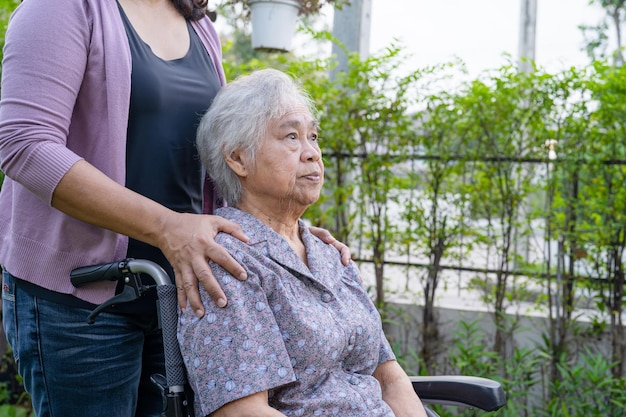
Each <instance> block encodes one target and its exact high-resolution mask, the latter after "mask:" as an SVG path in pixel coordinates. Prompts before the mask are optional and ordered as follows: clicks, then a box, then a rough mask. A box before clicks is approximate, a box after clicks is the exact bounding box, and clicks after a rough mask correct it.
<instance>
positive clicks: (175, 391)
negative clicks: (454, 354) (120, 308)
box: [70, 258, 506, 417]
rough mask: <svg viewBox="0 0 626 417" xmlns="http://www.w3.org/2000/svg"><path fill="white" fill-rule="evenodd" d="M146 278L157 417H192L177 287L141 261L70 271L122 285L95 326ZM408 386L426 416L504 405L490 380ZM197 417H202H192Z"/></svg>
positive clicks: (137, 292) (76, 278) (454, 378)
mask: <svg viewBox="0 0 626 417" xmlns="http://www.w3.org/2000/svg"><path fill="white" fill-rule="evenodd" d="M141 274H146V275H148V276H150V277H151V278H152V279H153V280H154V282H155V284H156V291H157V298H158V301H157V302H158V309H157V311H158V314H159V319H160V324H161V329H162V333H163V346H164V353H165V375H160V374H158V375H152V377H151V379H152V382H153V383H154V384H156V385H157V386H158V387H159V389H160V391H161V393H162V396H163V412H162V414H161V417H196V416H195V415H194V409H193V391H192V390H191V388H190V387H189V384H188V383H187V379H186V371H185V366H184V363H183V358H182V355H181V353H180V350H179V347H178V340H177V338H176V331H177V323H178V311H177V303H178V302H177V297H176V286H175V285H173V284H172V282H171V280H170V278H169V276H168V275H167V273H166V272H165V271H164V270H163V268H161V267H160V266H159V265H158V264H156V263H154V262H152V261H148V260H141V259H131V258H129V259H124V260H122V261H118V262H111V263H107V264H100V265H93V266H85V267H81V268H77V269H75V270H73V271H72V273H71V276H70V278H71V282H72V284H73V285H74V286H75V287H82V286H84V285H88V284H90V283H93V282H98V281H115V282H122V283H123V284H124V285H123V289H122V291H121V292H120V293H119V294H117V295H116V296H114V297H112V298H111V299H109V300H107V301H105V302H104V303H102V304H100V305H99V306H97V307H96V308H95V309H94V310H93V311H92V312H91V314H90V315H89V316H88V318H87V321H88V322H89V323H94V322H95V320H96V317H97V316H98V314H100V312H102V311H103V310H105V309H106V308H107V307H110V306H112V305H114V304H120V303H125V302H129V301H133V300H136V299H138V298H139V297H141V296H142V295H143V294H144V293H145V292H146V291H147V290H148V289H150V288H152V287H154V286H153V285H145V284H143V283H142V281H141V278H140V275H141ZM410 378H411V382H412V384H413V388H414V389H415V392H416V393H417V394H418V396H419V397H420V399H421V400H422V403H423V404H424V406H425V408H426V413H427V414H428V416H429V417H438V416H437V414H436V413H435V412H434V411H432V410H431V409H430V408H429V407H428V405H429V404H441V405H453V406H463V407H472V408H477V409H480V410H483V411H495V410H498V409H500V408H501V407H503V406H504V405H505V404H506V397H505V394H504V390H503V389H502V386H501V385H500V384H499V383H498V382H497V381H494V380H491V379H487V378H481V377H475V376H464V375H446V376H412V377H410ZM197 417H201V416H197Z"/></svg>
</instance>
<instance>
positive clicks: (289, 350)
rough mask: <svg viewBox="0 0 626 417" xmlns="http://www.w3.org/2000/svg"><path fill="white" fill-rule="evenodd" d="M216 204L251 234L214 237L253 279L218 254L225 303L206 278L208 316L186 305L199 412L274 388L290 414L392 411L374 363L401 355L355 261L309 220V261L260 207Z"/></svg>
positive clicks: (184, 326) (182, 329)
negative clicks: (234, 272)
mask: <svg viewBox="0 0 626 417" xmlns="http://www.w3.org/2000/svg"><path fill="white" fill-rule="evenodd" d="M217 214H219V215H221V216H223V217H225V218H227V219H229V220H231V221H234V222H237V223H239V224H240V225H241V226H242V228H243V230H244V232H245V233H246V234H247V235H248V236H249V237H250V241H249V242H248V243H247V244H246V243H243V242H241V241H240V240H238V239H237V238H235V237H232V236H231V235H229V234H224V233H221V234H219V235H218V236H217V237H216V241H217V242H218V243H219V244H221V245H223V247H225V248H226V250H227V251H228V252H229V253H230V254H231V255H232V256H233V257H234V258H235V259H236V260H237V261H238V262H239V263H240V264H241V265H243V266H244V267H245V268H246V270H247V273H248V279H247V280H246V281H239V280H237V279H235V278H234V277H232V276H231V275H230V274H229V273H228V272H226V271H225V270H224V269H223V268H221V267H220V266H218V265H217V264H215V263H211V267H212V269H213V274H214V275H215V277H216V278H217V280H218V281H219V283H220V284H221V285H222V288H223V290H224V292H225V293H226V296H227V297H228V300H229V302H228V305H227V307H225V308H219V307H217V306H216V305H215V304H214V303H213V302H212V300H211V298H210V296H209V295H208V294H207V293H206V291H204V289H203V288H202V286H200V292H201V296H202V300H203V304H204V308H205V310H206V314H205V315H204V317H203V318H201V319H199V318H197V317H196V316H195V315H194V314H193V312H192V309H186V311H184V312H181V316H180V321H179V326H178V339H179V342H180V346H181V352H182V355H183V359H184V361H185V365H186V367H187V370H188V374H189V375H188V376H189V382H190V384H191V386H192V388H193V389H194V391H195V407H196V415H197V416H206V415H208V414H210V413H212V412H213V411H215V410H216V409H218V408H220V407H221V406H223V405H224V404H226V403H229V402H231V401H234V400H237V399H239V398H243V397H246V396H248V395H251V394H254V393H257V392H261V391H268V393H269V404H270V405H271V406H272V407H274V408H275V409H277V410H279V411H280V412H282V413H283V414H285V415H287V416H318V415H325V416H342V417H345V416H354V417H357V416H363V417H365V416H367V417H374V416H377V417H378V416H390V417H391V416H393V412H392V411H391V409H390V408H389V406H388V405H387V404H386V403H385V402H384V401H383V400H382V394H381V389H380V385H379V383H378V381H377V380H376V379H375V378H374V377H373V376H372V373H373V372H374V370H375V369H376V367H377V366H378V365H379V364H381V363H383V362H386V361H389V360H394V359H395V357H394V355H393V353H392V351H391V347H390V346H389V343H388V342H387V340H386V338H385V336H384V334H383V332H382V325H381V320H380V316H379V314H378V311H377V310H376V308H375V307H374V304H373V303H372V301H371V300H370V298H369V296H368V295H367V293H366V291H365V290H364V288H363V286H362V284H361V280H360V278H359V272H358V270H357V268H356V266H355V265H354V263H351V264H350V265H349V266H344V265H342V263H341V259H340V255H339V252H338V251H337V250H336V249H335V248H334V247H332V246H330V245H327V244H325V243H323V242H322V241H321V240H319V239H318V238H316V237H315V236H313V235H312V234H311V233H310V232H309V230H308V228H307V227H306V226H305V225H304V223H303V222H302V221H300V234H301V236H302V240H303V241H304V245H305V247H306V254H307V260H308V264H309V266H308V267H307V266H306V265H305V264H304V263H303V262H302V260H301V259H300V258H299V257H298V255H297V254H296V253H295V251H293V250H292V249H291V247H290V246H289V244H288V243H287V242H286V241H285V240H284V239H283V238H282V237H281V236H280V235H279V234H277V233H276V232H274V231H273V230H272V229H271V228H270V227H269V226H267V225H265V224H264V223H262V222H261V221H260V220H258V219H257V218H255V217H254V216H252V215H250V214H247V213H245V212H242V211H240V210H237V209H235V208H225V209H220V210H218V212H217Z"/></svg>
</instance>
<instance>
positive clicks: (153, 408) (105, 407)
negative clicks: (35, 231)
mask: <svg viewBox="0 0 626 417" xmlns="http://www.w3.org/2000/svg"><path fill="white" fill-rule="evenodd" d="M2 310H3V320H2V321H3V326H4V330H5V332H6V335H7V339H8V342H9V344H10V345H11V347H12V348H13V354H14V356H15V361H16V363H17V366H18V369H19V373H20V375H21V376H22V378H23V379H24V386H25V388H26V391H28V393H29V394H30V395H31V398H32V403H33V407H34V409H35V412H36V414H37V416H38V417H85V416H89V417H100V416H101V417H133V416H134V417H139V416H141V417H148V416H150V417H157V416H160V415H161V411H162V408H163V405H162V399H161V395H160V393H159V391H158V388H156V386H154V385H153V384H152V382H151V381H150V379H149V378H150V375H152V374H154V373H162V374H164V373H165V371H164V368H165V365H164V358H163V341H162V339H161V332H160V330H158V326H157V323H158V321H157V318H156V317H153V316H151V315H135V316H133V315H122V314H111V313H101V314H100V315H99V316H98V318H97V319H96V322H95V324H91V325H90V324H87V321H86V319H87V315H88V314H89V313H90V311H89V310H86V309H81V308H74V307H68V306H64V305H61V304H57V303H53V302H51V301H48V300H44V299H41V298H38V297H34V296H32V295H31V294H29V293H28V292H26V291H20V289H19V288H16V287H15V278H14V277H13V276H12V275H11V274H9V273H8V272H7V271H4V270H3V271H2Z"/></svg>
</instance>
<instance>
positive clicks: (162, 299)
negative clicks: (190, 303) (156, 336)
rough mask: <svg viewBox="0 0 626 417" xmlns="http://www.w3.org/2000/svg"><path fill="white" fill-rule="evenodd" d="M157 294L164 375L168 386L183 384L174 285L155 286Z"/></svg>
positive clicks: (182, 364) (182, 366) (185, 380)
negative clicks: (163, 356) (161, 332)
mask: <svg viewBox="0 0 626 417" xmlns="http://www.w3.org/2000/svg"><path fill="white" fill-rule="evenodd" d="M157 293H158V296H159V314H160V316H161V328H162V330H163V348H164V351H165V376H166V378H167V385H168V387H171V386H174V385H184V384H185V383H186V382H187V378H186V373H185V364H184V363H183V357H182V355H181V354H180V347H179V345H178V339H177V338H176V329H177V327H178V309H177V306H178V301H177V299H176V286H174V285H160V286H158V287H157Z"/></svg>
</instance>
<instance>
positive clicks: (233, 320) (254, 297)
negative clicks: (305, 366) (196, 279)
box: [179, 253, 295, 415]
mask: <svg viewBox="0 0 626 417" xmlns="http://www.w3.org/2000/svg"><path fill="white" fill-rule="evenodd" d="M231 254H232V253H231ZM235 259H237V260H240V261H241V262H242V264H243V265H246V268H247V269H248V279H247V280H246V281H239V280H237V279H235V278H233V277H232V276H231V275H230V274H229V273H228V272H226V271H225V270H224V269H223V268H222V267H220V266H218V265H216V264H213V263H212V268H213V274H214V275H215V277H216V279H217V280H218V282H219V283H220V285H221V286H222V288H223V290H224V292H225V294H226V296H227V298H228V300H229V301H228V305H227V306H226V307H225V308H218V307H216V306H215V303H213V302H212V300H211V299H210V297H209V295H208V294H207V293H206V292H205V291H204V289H203V288H201V296H202V299H203V303H204V308H205V312H206V313H205V315H204V317H203V318H201V319H198V318H196V317H195V316H194V315H193V312H191V309H187V311H185V312H183V314H182V316H181V320H180V323H179V342H180V345H181V352H182V354H183V359H184V362H185V365H186V367H187V370H188V374H189V375H188V376H189V381H190V383H191V385H192V387H193V389H194V391H195V394H196V409H197V410H198V411H199V412H200V413H201V415H208V414H210V413H212V412H213V411H215V410H217V409H218V408H220V407H221V406H223V405H224V404H226V403H229V402H231V401H234V400H237V399H240V398H243V397H246V396H248V395H251V394H254V393H257V392H262V391H267V390H270V389H272V388H276V387H279V386H282V385H285V384H287V383H290V382H293V381H295V375H294V372H293V368H292V367H291V360H290V358H289V355H288V353H287V350H286V348H285V344H284V342H283V339H282V337H281V333H280V331H279V328H278V325H277V324H276V321H275V319H274V315H273V313H272V311H271V308H270V306H269V304H268V301H267V298H266V295H265V293H264V290H263V288H262V287H261V284H260V282H261V281H260V279H259V276H258V273H257V274H255V273H254V268H250V265H251V264H254V262H255V261H254V260H252V259H250V258H248V257H246V256H243V257H242V256H241V253H239V254H237V255H236V256H235ZM201 287H202V286H201Z"/></svg>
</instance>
